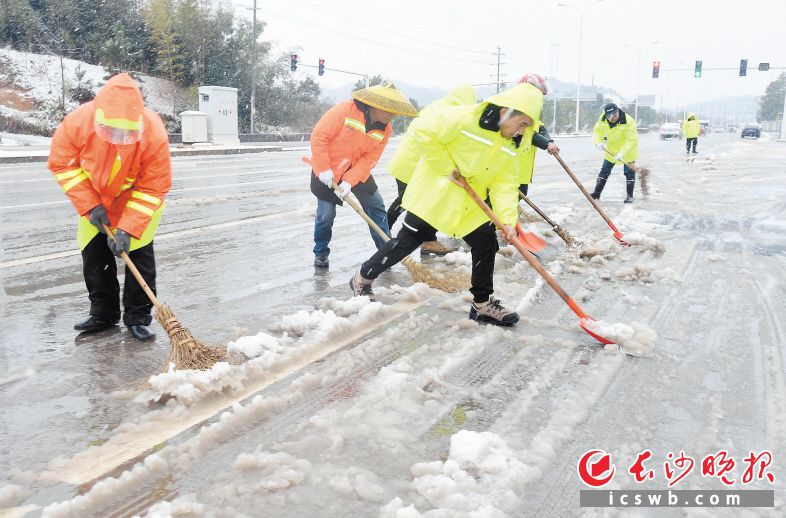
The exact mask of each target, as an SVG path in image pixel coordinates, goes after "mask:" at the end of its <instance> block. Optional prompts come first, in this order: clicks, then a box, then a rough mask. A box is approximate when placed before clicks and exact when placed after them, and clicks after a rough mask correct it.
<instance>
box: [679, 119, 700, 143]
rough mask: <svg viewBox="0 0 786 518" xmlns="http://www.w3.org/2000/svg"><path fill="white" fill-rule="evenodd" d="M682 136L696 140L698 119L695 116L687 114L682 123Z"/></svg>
mask: <svg viewBox="0 0 786 518" xmlns="http://www.w3.org/2000/svg"><path fill="white" fill-rule="evenodd" d="M682 136H683V137H685V138H696V137H698V136H699V119H697V118H696V115H695V114H693V113H689V114H688V117H687V118H686V119H685V121H684V122H683V123H682Z"/></svg>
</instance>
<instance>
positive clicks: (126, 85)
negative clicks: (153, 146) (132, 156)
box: [93, 73, 145, 143]
mask: <svg viewBox="0 0 786 518" xmlns="http://www.w3.org/2000/svg"><path fill="white" fill-rule="evenodd" d="M93 106H94V108H95V123H96V125H101V126H104V127H108V128H112V129H114V130H117V132H120V133H125V136H124V137H122V138H124V139H126V140H129V141H131V142H133V141H138V140H139V139H140V138H141V134H142V130H143V128H142V118H143V117H142V113H143V112H144V109H145V101H144V100H143V99H142V92H141V91H140V90H139V86H138V85H137V84H136V81H134V79H133V78H132V77H131V76H130V75H128V74H126V73H123V74H118V75H116V76H113V77H112V78H110V79H109V81H107V82H106V84H105V85H104V86H103V87H102V88H101V90H99V91H98V94H96V97H95V100H94V102H93ZM97 133H99V134H100V136H102V137H104V135H102V134H101V132H99V131H98V130H97ZM123 143H130V142H123Z"/></svg>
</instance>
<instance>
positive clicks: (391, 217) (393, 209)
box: [388, 178, 407, 227]
mask: <svg viewBox="0 0 786 518" xmlns="http://www.w3.org/2000/svg"><path fill="white" fill-rule="evenodd" d="M396 187H397V188H398V196H396V199H395V200H393V203H391V204H390V207H389V208H388V227H392V226H393V223H395V222H396V220H397V219H398V217H399V216H401V213H402V212H404V207H402V206H401V201H402V200H403V199H404V191H405V190H406V189H407V184H405V183H404V182H402V181H401V180H399V179H398V178H396Z"/></svg>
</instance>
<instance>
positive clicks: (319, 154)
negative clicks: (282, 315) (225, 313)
mask: <svg viewBox="0 0 786 518" xmlns="http://www.w3.org/2000/svg"><path fill="white" fill-rule="evenodd" d="M417 114H418V112H417V110H416V109H415V107H414V106H413V105H412V103H410V102H409V100H408V99H407V98H406V97H405V96H404V95H403V94H402V93H401V92H400V91H399V90H398V89H396V86H395V85H394V84H393V83H387V84H384V85H376V86H371V87H369V88H363V89H360V90H356V91H354V92H352V99H351V100H348V101H344V102H341V103H338V104H337V105H335V106H334V107H332V108H331V109H330V110H328V111H327V112H326V113H325V114H324V115H323V116H322V118H321V119H319V122H317V124H316V126H314V129H313V130H312V132H311V155H312V156H311V158H305V159H304V160H305V161H306V162H308V163H309V164H311V172H312V174H311V192H312V193H314V196H316V197H317V215H316V221H315V223H314V256H315V258H314V266H316V267H317V268H327V267H328V265H329V260H328V256H329V255H330V248H329V247H328V245H329V244H330V239H331V237H332V236H333V220H334V219H335V217H336V205H343V199H344V198H345V197H346V196H347V195H348V194H349V193H350V192H351V193H352V194H353V195H354V196H355V197H356V198H357V199H358V202H360V205H361V207H363V210H364V211H365V213H366V214H368V216H369V217H370V218H371V219H372V220H373V221H374V222H375V223H376V224H377V225H379V227H380V228H381V229H382V230H383V231H384V232H385V233H389V232H390V231H389V229H388V222H387V216H386V212H385V204H384V202H383V200H382V195H380V194H379V190H378V189H377V184H376V182H375V181H374V178H373V176H371V170H372V169H373V168H374V166H375V165H376V163H377V161H378V160H379V157H380V156H381V155H382V152H383V151H384V150H385V146H386V145H387V143H388V140H389V139H390V135H391V133H392V132H393V130H392V128H391V126H390V121H391V120H392V119H393V117H394V116H395V115H406V116H408V117H415V116H417ZM334 185H337V186H338V189H337V190H336V191H334V189H333V186H334ZM337 192H338V193H339V194H337ZM369 230H370V231H371V237H372V238H373V239H374V244H376V246H377V248H378V249H379V248H382V245H383V244H384V241H383V239H382V238H381V237H380V236H379V235H377V233H376V232H375V231H374V230H373V229H371V228H369Z"/></svg>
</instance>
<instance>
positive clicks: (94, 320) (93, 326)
mask: <svg viewBox="0 0 786 518" xmlns="http://www.w3.org/2000/svg"><path fill="white" fill-rule="evenodd" d="M117 322H118V320H107V319H105V318H100V317H96V316H93V315H90V316H89V317H88V318H87V320H84V321H82V322H79V323H78V324H75V325H74V329H75V330H76V331H79V332H80V333H95V332H96V331H103V330H104V329H109V328H110V327H112V326H114V325H117Z"/></svg>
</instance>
